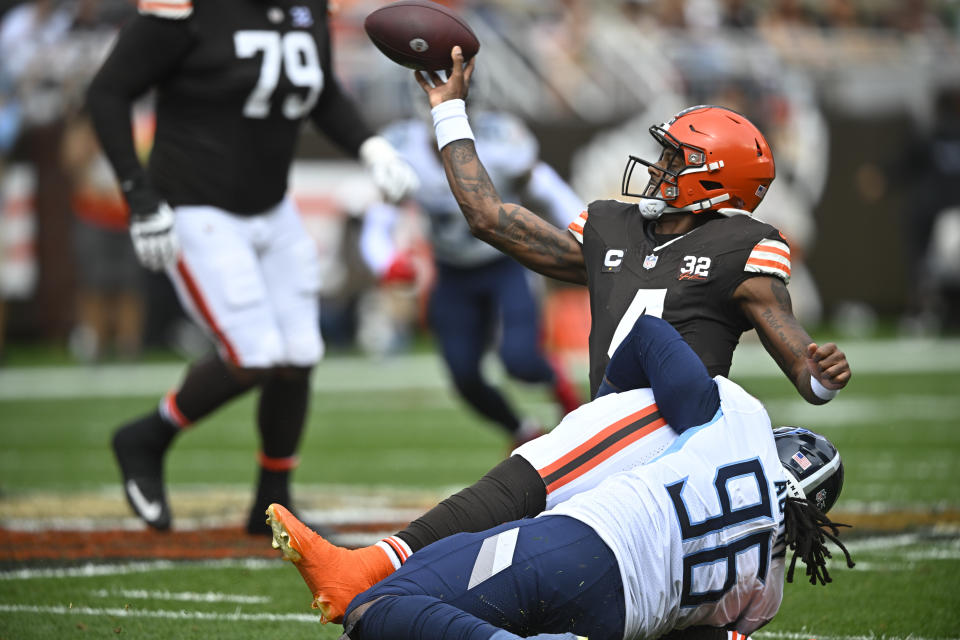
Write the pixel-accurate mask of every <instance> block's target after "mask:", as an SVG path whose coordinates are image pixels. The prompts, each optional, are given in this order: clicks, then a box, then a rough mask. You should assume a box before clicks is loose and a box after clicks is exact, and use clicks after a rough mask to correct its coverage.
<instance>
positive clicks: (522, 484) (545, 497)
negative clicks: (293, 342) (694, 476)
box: [271, 47, 851, 638]
mask: <svg viewBox="0 0 960 640" xmlns="http://www.w3.org/2000/svg"><path fill="white" fill-rule="evenodd" d="M452 55H453V65H452V67H453V71H452V73H451V75H450V77H449V79H448V80H444V79H443V78H441V77H440V76H439V75H438V74H436V73H428V74H424V75H421V74H420V73H418V74H417V75H416V79H417V82H419V83H420V85H421V87H422V88H423V90H424V91H425V92H426V93H427V95H428V97H429V100H430V105H431V107H432V115H433V121H434V128H435V132H436V136H437V146H438V148H439V149H440V150H441V156H442V159H443V164H444V168H445V171H446V174H447V180H448V182H449V183H450V188H451V190H452V192H453V194H454V196H455V197H456V199H457V201H458V203H459V205H460V208H461V210H462V212H463V214H464V216H465V217H466V219H467V221H468V222H469V224H470V227H471V229H472V231H473V233H474V235H476V236H477V237H479V238H482V239H484V240H486V241H487V242H489V243H490V244H492V245H494V246H496V247H497V248H499V249H500V250H501V251H503V252H504V253H506V254H508V255H511V256H513V257H514V258H516V259H517V260H518V261H520V262H521V263H523V264H525V265H526V266H528V267H530V268H531V269H533V270H535V271H538V272H540V273H543V274H545V275H548V276H551V277H554V278H558V279H560V280H565V281H568V282H574V283H580V284H586V285H587V286H588V287H589V290H590V303H591V312H592V321H593V323H592V324H593V326H592V329H591V335H590V377H591V387H592V390H591V391H592V393H591V395H596V394H597V391H598V390H599V391H600V393H601V395H602V394H604V393H610V392H614V391H621V390H623V389H618V388H616V386H615V382H614V381H611V380H607V379H606V378H604V371H605V368H606V366H607V363H608V361H609V360H610V356H611V355H612V354H613V353H614V352H615V351H616V349H617V347H618V346H619V345H620V344H621V342H623V340H624V339H625V338H627V337H628V336H629V335H630V331H631V329H632V328H633V327H634V325H635V324H636V322H637V319H638V318H639V317H640V316H641V315H644V314H646V315H654V316H659V317H661V318H663V319H664V320H666V321H668V322H669V323H670V324H672V325H673V326H674V327H675V328H676V329H677V331H678V332H679V333H680V335H681V336H682V337H683V338H684V340H685V341H686V342H687V343H688V344H689V345H690V346H691V347H692V349H693V351H694V352H696V354H697V355H698V356H699V357H700V359H701V360H702V361H703V363H704V364H705V365H706V367H707V370H708V372H709V374H710V375H711V376H726V374H727V373H728V371H729V369H730V363H731V359H732V354H733V350H734V349H735V347H736V345H737V343H738V341H739V338H740V336H741V334H742V333H743V332H744V331H747V330H749V329H750V328H754V329H756V331H757V333H758V335H759V336H760V339H761V341H762V342H763V344H764V346H765V347H766V349H767V351H768V352H769V353H770V354H771V355H772V356H773V358H774V359H775V360H776V362H777V363H778V364H779V365H780V368H781V369H782V370H783V371H784V373H785V374H786V375H787V376H788V377H789V378H790V379H791V380H792V381H793V383H794V385H795V386H796V388H797V390H798V391H799V392H800V394H801V395H802V396H803V397H804V398H805V399H806V400H807V401H809V402H811V403H814V404H822V403H824V402H827V401H829V400H830V399H831V398H832V397H833V396H834V395H835V394H836V393H837V391H838V390H839V389H841V388H843V387H844V386H845V385H846V384H847V382H848V381H849V380H850V375H851V373H850V367H849V365H848V363H847V360H846V356H845V355H844V354H843V352H842V351H841V350H840V349H839V348H837V346H836V345H835V344H832V343H828V344H823V345H818V344H817V343H815V342H813V340H812V339H811V338H810V336H809V335H808V334H807V332H806V331H805V330H804V329H803V327H802V326H801V325H800V323H799V322H798V321H797V319H796V318H795V317H794V315H793V310H792V306H791V302H790V295H789V293H788V292H787V287H786V285H787V282H788V281H789V277H790V248H789V245H788V244H787V242H786V240H785V239H784V238H783V237H782V236H781V235H780V233H779V232H778V231H777V230H776V229H775V228H773V227H771V226H770V225H767V224H764V223H762V222H759V221H757V220H755V219H753V218H752V217H751V214H752V212H753V210H754V209H755V208H756V207H757V206H758V205H759V204H760V202H761V200H762V199H763V196H764V195H765V194H766V192H767V190H768V189H769V188H770V184H771V182H773V178H774V175H775V171H774V163H773V155H772V153H771V151H770V148H769V146H768V145H767V141H766V140H765V138H764V136H763V134H762V133H761V132H760V131H759V130H758V129H757V128H756V127H755V126H754V125H753V124H752V123H751V122H750V121H749V120H747V119H746V118H744V117H743V116H742V115H740V114H738V113H736V112H734V111H731V110H729V109H726V108H723V107H719V106H697V107H691V108H689V109H686V110H684V111H681V112H680V113H679V114H677V115H676V116H675V117H674V118H673V119H672V120H670V121H669V122H667V123H665V124H661V125H655V126H653V127H651V128H650V133H651V134H652V135H653V137H654V138H655V139H656V140H657V142H658V143H659V144H660V145H661V147H662V149H663V151H662V154H661V156H660V158H659V159H658V160H656V161H648V160H642V159H640V158H636V157H631V158H630V159H629V161H628V163H627V167H626V170H625V172H624V179H623V188H622V190H623V194H624V195H625V196H627V197H631V198H634V199H635V201H633V202H619V201H614V200H603V201H596V202H593V203H591V204H590V205H589V207H588V209H587V211H585V212H583V213H582V214H581V215H580V218H579V219H578V220H575V221H574V222H573V223H572V224H571V225H570V227H569V228H568V229H560V228H558V227H555V226H553V225H551V224H550V223H549V222H547V221H546V220H544V219H543V218H541V217H540V216H538V215H536V214H535V213H533V212H531V211H529V210H527V209H525V208H523V207H521V206H520V205H516V204H507V203H504V202H503V201H502V200H501V199H500V196H499V194H498V193H497V191H496V189H495V188H494V186H493V184H492V182H491V180H490V178H489V176H488V175H487V172H486V169H485V168H484V167H483V164H482V163H481V162H480V160H479V159H478V158H477V153H476V148H475V145H474V141H473V133H472V131H471V129H470V125H469V122H468V119H467V115H466V110H465V103H464V98H465V97H466V95H467V88H468V85H469V79H470V75H471V73H472V71H473V68H474V64H475V60H476V58H473V59H471V61H470V62H469V64H467V65H464V61H463V56H462V54H461V53H460V50H459V48H458V47H454V49H453V52H452ZM638 166H645V167H646V169H647V174H648V176H649V180H648V181H647V182H646V184H645V186H643V187H642V188H641V189H640V190H639V191H635V190H634V188H633V187H632V182H633V181H632V178H633V177H634V170H635V169H636V167H638ZM651 357H657V354H656V353H653V354H651ZM723 410H724V409H723V407H721V411H723ZM570 415H571V416H575V415H576V412H574V413H573V414H570ZM662 421H663V419H662V416H661V415H660V413H659V412H657V411H653V412H651V413H647V414H637V415H631V416H626V417H623V418H622V419H621V420H619V421H617V422H615V423H613V424H612V425H610V426H607V427H604V426H603V425H602V424H597V425H592V426H591V425H578V426H577V428H570V425H569V424H567V422H568V419H565V420H564V421H563V422H561V424H560V425H559V426H558V427H557V428H556V429H554V430H553V431H551V432H550V433H548V434H546V435H544V436H541V437H540V438H537V439H536V440H533V441H531V442H528V443H527V444H525V445H523V446H522V447H520V448H519V449H517V450H515V451H514V452H513V454H512V455H511V456H510V457H509V458H508V459H507V460H505V461H503V462H501V463H500V464H498V465H497V466H496V467H494V468H493V469H491V470H490V471H489V472H488V473H487V474H486V475H485V476H484V477H483V478H481V479H480V480H479V481H478V482H476V483H475V484H473V485H472V486H470V487H467V488H466V489H463V490H462V491H460V492H459V493H457V494H455V495H454V496H451V497H450V498H447V499H446V500H443V501H442V502H440V504H438V505H437V506H436V507H434V508H433V509H431V510H430V511H428V512H427V513H426V514H424V515H423V516H421V517H420V518H418V519H417V520H415V521H414V522H412V523H410V525H409V526H408V527H407V528H405V529H404V530H402V531H399V532H397V533H396V534H395V535H393V536H390V537H388V538H385V539H383V540H381V541H380V542H378V543H377V544H376V545H373V546H370V547H363V548H360V549H344V548H342V547H337V546H335V545H332V544H330V543H328V542H327V541H326V540H324V539H323V538H322V537H321V536H319V535H315V534H309V533H307V532H306V531H305V530H303V529H300V530H299V531H300V535H291V534H290V533H289V530H288V529H287V528H286V524H287V523H288V522H292V521H291V520H290V519H289V518H287V517H286V516H285V515H281V516H278V515H277V514H278V513H282V512H281V511H277V510H276V509H274V510H273V511H272V513H271V521H272V523H273V526H274V529H275V532H274V536H275V540H277V541H278V544H280V545H281V546H283V544H284V543H286V542H287V541H289V544H290V545H293V546H295V547H296V551H297V554H296V555H295V556H288V557H291V558H292V559H293V560H294V562H295V563H296V565H297V568H298V569H299V571H300V573H301V575H302V576H303V577H304V579H305V581H306V583H307V585H308V586H309V587H310V590H311V592H312V594H313V597H314V605H315V606H317V607H319V608H320V609H321V611H322V612H323V615H324V617H325V618H326V619H328V620H334V621H337V620H338V619H340V617H341V616H342V615H343V612H344V611H345V610H346V608H347V605H348V604H349V602H350V600H351V599H352V598H353V597H354V596H355V595H356V594H358V593H360V592H362V591H364V590H365V589H368V588H369V587H370V586H372V585H373V584H374V583H376V582H377V581H378V580H380V579H383V578H384V577H385V576H387V575H389V574H390V573H391V572H392V571H394V570H395V569H397V568H398V567H400V566H401V565H402V564H403V563H404V562H405V561H406V559H407V558H408V557H409V556H410V554H411V553H413V552H415V551H417V550H418V549H421V548H423V547H424V546H426V545H427V544H430V543H431V542H434V541H435V540H438V539H440V538H443V537H445V536H448V535H451V534H453V533H457V532H461V531H471V532H475V531H482V530H483V529H485V528H487V527H490V526H496V525H498V524H501V523H503V522H507V521H509V520H513V519H519V518H525V517H533V516H536V515H537V514H538V513H540V512H541V511H542V510H543V509H544V508H546V507H550V506H551V505H553V504H556V503H557V502H558V501H559V500H562V499H563V496H564V491H565V490H568V489H569V488H570V487H573V488H574V489H582V488H586V487H592V486H595V485H596V484H597V483H599V482H600V481H602V479H603V478H605V477H608V476H609V475H610V474H611V473H615V472H617V471H622V470H625V469H629V468H632V467H635V466H637V465H642V464H646V463H648V462H649V461H651V460H654V459H656V458H657V457H658V456H659V455H661V454H662V453H664V451H665V446H664V444H663V443H660V442H658V441H657V437H656V435H655V434H657V433H659V432H660V431H659V430H658V429H657V428H656V427H657V426H658V425H660V424H662ZM604 424H606V423H604ZM703 632H704V633H706V634H707V635H706V636H705V637H713V636H712V635H710V634H711V633H713V632H718V633H720V634H721V635H723V634H724V633H725V632H723V630H719V629H704V630H703ZM685 633H686V632H685ZM691 633H693V632H691ZM682 637H684V638H693V637H697V636H695V635H684V636H682Z"/></svg>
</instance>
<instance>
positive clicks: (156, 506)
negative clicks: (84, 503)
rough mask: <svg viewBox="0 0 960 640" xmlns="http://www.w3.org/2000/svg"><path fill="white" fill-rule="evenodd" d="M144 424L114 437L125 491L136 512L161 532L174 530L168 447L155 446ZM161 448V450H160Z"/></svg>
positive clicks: (138, 424) (134, 426) (132, 425)
mask: <svg viewBox="0 0 960 640" xmlns="http://www.w3.org/2000/svg"><path fill="white" fill-rule="evenodd" d="M146 426H147V425H144V424H143V422H142V421H137V422H133V423H131V424H128V425H126V426H125V427H122V428H120V429H118V430H117V431H116V433H114V434H113V441H112V445H113V453H114V455H115V456H116V458H117V462H118V463H119V465H120V472H121V473H122V474H123V491H124V493H125V494H126V496H127V502H128V503H130V506H131V507H132V508H133V511H134V512H135V513H136V514H137V516H139V517H140V519H141V520H143V521H144V522H146V523H147V524H148V525H149V526H151V527H153V528H154V529H157V530H158V531H166V530H168V529H169V528H170V521H171V519H172V518H171V515H170V505H169V504H168V503H167V494H166V491H165V489H164V486H163V456H164V454H165V453H166V446H164V445H163V444H160V443H156V442H151V438H150V437H149V435H148V433H147V429H146V428H145V427H146ZM158 445H159V446H158Z"/></svg>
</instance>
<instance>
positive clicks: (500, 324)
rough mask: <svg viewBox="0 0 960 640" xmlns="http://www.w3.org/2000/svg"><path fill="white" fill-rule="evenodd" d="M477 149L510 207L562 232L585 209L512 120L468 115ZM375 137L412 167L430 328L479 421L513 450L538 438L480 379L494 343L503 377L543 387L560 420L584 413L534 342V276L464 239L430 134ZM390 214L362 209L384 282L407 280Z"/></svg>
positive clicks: (421, 128) (536, 428)
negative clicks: (429, 267)
mask: <svg viewBox="0 0 960 640" xmlns="http://www.w3.org/2000/svg"><path fill="white" fill-rule="evenodd" d="M473 117H474V122H475V128H476V135H477V147H478V152H479V154H480V156H481V157H482V158H483V159H484V163H485V166H486V167H487V171H488V172H489V174H490V179H491V180H492V181H493V183H494V184H496V185H497V188H498V189H500V190H501V191H502V192H503V193H506V194H509V196H506V197H509V198H512V199H514V200H517V201H523V202H536V203H537V204H538V205H540V206H541V207H542V209H541V210H543V211H546V213H547V215H548V216H550V217H551V219H552V221H553V222H554V223H555V224H558V225H560V226H566V225H567V224H569V223H570V222H571V220H572V218H573V216H576V215H577V213H578V212H580V211H582V210H583V209H584V204H583V201H582V200H580V198H579V197H578V196H577V195H576V194H575V193H574V192H573V190H572V189H571V188H570V187H569V186H568V185H567V183H566V182H564V181H563V179H562V178H561V177H560V176H559V175H558V174H557V172H556V171H554V170H553V168H552V167H550V166H549V165H547V164H546V163H544V162H542V161H541V160H540V159H539V144H538V142H537V139H536V138H535V137H534V135H533V133H532V132H531V131H530V130H529V129H528V128H527V127H526V125H525V124H524V123H523V122H522V121H521V120H520V119H519V118H517V117H515V116H513V115H511V114H509V113H506V112H502V111H496V112H493V111H478V112H475V113H474V114H473ZM381 135H382V136H383V137H384V138H385V139H387V140H388V141H389V142H390V143H392V144H393V146H394V147H395V148H396V149H397V151H398V152H399V153H400V154H401V155H402V156H403V157H404V158H405V159H406V160H407V162H409V163H410V165H411V166H412V167H413V168H414V170H415V171H416V173H417V176H418V177H419V179H420V188H419V189H418V190H417V191H416V192H415V193H414V194H413V198H414V199H415V201H416V205H417V207H418V208H419V209H420V210H421V211H422V212H423V214H424V215H425V216H426V217H427V220H428V222H429V234H430V243H431V245H432V248H433V257H434V261H435V263H436V274H437V277H436V282H435V284H434V286H433V289H432V291H431V294H430V306H429V324H430V328H431V329H432V330H433V333H434V335H435V336H436V338H437V341H438V343H439V346H440V350H441V352H442V354H443V359H444V362H445V363H446V365H447V368H448V370H449V372H450V376H451V378H452V380H453V383H454V385H455V386H456V388H457V391H458V392H459V394H460V395H461V396H462V397H463V398H464V399H465V400H466V401H467V402H468V403H469V404H470V406H471V407H472V408H473V409H474V410H475V411H476V412H477V413H479V414H480V415H482V416H484V417H485V418H486V419H488V420H490V421H491V422H493V423H495V424H497V425H499V426H500V427H502V428H503V429H504V431H506V432H507V433H508V434H509V435H510V436H511V438H512V439H513V441H514V443H515V446H517V445H519V444H522V443H523V442H525V441H527V440H529V439H531V438H533V437H536V436H538V435H540V434H541V433H542V427H541V425H540V424H539V423H538V422H537V421H536V420H531V419H526V420H524V419H521V417H520V416H519V415H518V414H517V411H516V410H515V409H514V408H513V407H512V406H511V404H510V402H509V400H508V399H507V398H506V397H505V396H504V394H502V393H501V392H500V391H499V390H498V389H496V388H495V387H494V386H493V385H492V384H491V383H490V382H489V381H488V380H486V379H485V377H484V375H483V372H482V368H481V361H482V358H483V355H484V353H485V352H486V350H487V348H488V346H489V345H490V344H491V343H492V342H493V341H496V348H497V353H498V355H499V357H500V360H501V362H502V363H503V365H504V368H505V370H506V372H507V374H508V375H509V376H511V377H512V378H514V379H517V380H520V381H523V382H526V383H532V384H543V385H547V386H549V388H550V389H551V391H552V395H553V398H554V399H555V400H556V402H557V404H558V405H559V406H560V408H561V415H564V414H566V413H569V412H570V411H572V410H574V409H576V408H577V407H578V406H580V398H579V396H578V394H577V392H576V390H575V389H574V387H573V385H572V384H571V382H570V381H569V379H568V378H567V376H566V375H565V372H564V370H563V369H562V367H561V366H560V365H559V362H557V361H553V362H551V360H550V359H549V358H548V357H547V355H546V354H545V353H544V351H543V348H542V344H541V343H542V340H541V339H540V330H541V329H540V314H539V310H538V304H537V300H536V294H535V291H534V290H533V289H532V288H531V278H534V277H536V276H534V274H533V273H531V272H530V271H528V270H527V269H525V268H524V267H522V266H521V265H520V264H519V263H518V262H517V261H516V260H514V259H513V258H511V257H509V256H506V255H504V254H503V253H501V252H500V251H498V250H497V249H495V248H494V247H492V246H490V245H489V244H487V243H486V242H483V241H482V240H478V239H477V238H475V237H473V234H472V233H470V227H469V225H467V222H466V220H464V218H463V215H462V214H461V213H460V207H459V205H458V204H457V201H456V200H455V199H454V197H453V194H452V193H450V187H449V186H448V184H447V178H446V175H445V174H444V171H443V164H442V163H441V161H440V155H439V152H438V150H437V145H436V142H435V140H434V135H433V127H432V126H431V125H430V124H429V123H428V122H426V121H424V120H422V119H417V118H411V119H408V120H401V121H398V122H395V123H393V124H391V125H389V126H388V127H386V128H385V129H384V130H383V131H382V132H381ZM396 218H397V209H396V207H394V206H392V205H389V204H377V205H375V206H373V207H371V208H370V209H368V210H367V212H366V215H365V219H364V231H363V235H362V238H361V248H362V251H363V254H364V258H365V259H366V261H367V263H368V264H369V265H370V266H371V268H372V269H373V271H374V272H375V273H377V274H378V275H380V276H381V277H386V278H389V277H390V275H391V274H392V273H395V272H398V271H403V270H402V269H398V268H397V267H398V264H402V263H403V261H404V255H403V253H402V252H398V251H397V250H396V248H395V247H394V246H393V245H394V242H393V241H392V237H391V232H392V228H393V225H394V222H395V221H396Z"/></svg>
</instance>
